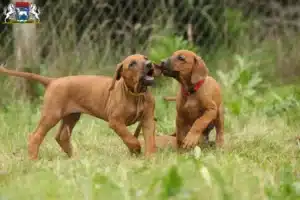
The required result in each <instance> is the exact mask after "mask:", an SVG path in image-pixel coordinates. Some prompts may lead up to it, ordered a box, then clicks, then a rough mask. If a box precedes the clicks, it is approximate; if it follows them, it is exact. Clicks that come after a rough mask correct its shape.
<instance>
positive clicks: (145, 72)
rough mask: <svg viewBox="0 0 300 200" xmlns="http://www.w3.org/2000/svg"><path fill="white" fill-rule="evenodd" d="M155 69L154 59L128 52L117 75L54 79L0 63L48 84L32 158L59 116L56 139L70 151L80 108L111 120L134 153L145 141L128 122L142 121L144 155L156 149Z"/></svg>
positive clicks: (30, 148)
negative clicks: (136, 136) (134, 131)
mask: <svg viewBox="0 0 300 200" xmlns="http://www.w3.org/2000/svg"><path fill="white" fill-rule="evenodd" d="M153 71H154V69H153V64H152V63H151V62H150V61H149V60H148V59H147V57H145V56H143V55H139V54H136V55H132V56H128V57H127V58H126V59H125V60H124V61H123V62H122V63H120V64H118V66H117V70H116V72H115V75H114V78H110V77H106V76H91V75H79V76H66V77H61V78H49V77H44V76H40V75H38V74H32V73H26V72H18V71H13V70H8V69H6V68H4V67H3V65H2V66H1V67H0V72H1V73H5V74H8V75H11V76H19V77H24V78H26V79H30V80H36V81H39V82H40V83H42V84H43V85H44V86H45V87H46V91H45V94H44V103H43V108H42V111H41V119H40V122H39V124H38V126H37V128H36V130H35V131H34V132H33V133H32V134H31V135H30V137H29V141H28V153H29V157H30V159H37V158H38V152H39V146H40V144H41V143H42V141H43V139H44V137H45V136H46V134H47V132H48V131H49V130H50V129H51V128H52V127H54V126H55V125H56V124H57V123H58V122H59V121H60V120H61V121H62V124H61V126H60V128H59V131H58V132H57V134H56V137H55V139H56V141H57V142H58V144H59V145H60V146H61V148H62V150H63V151H64V152H66V153H67V155H68V156H71V155H72V146H71V142H70V138H71V134H72V129H73V128H74V126H75V124H76V123H77V122H78V120H79V118H80V115H81V113H86V114H89V115H92V116H95V117H97V118H100V119H102V120H105V121H107V122H108V123H109V126H110V128H112V129H113V130H114V131H115V132H116V133H117V134H118V135H119V136H120V138H121V139H122V140H123V142H124V143H125V144H126V145H127V147H128V148H129V150H130V151H131V152H133V153H140V151H141V145H140V142H139V141H138V140H137V138H135V137H134V136H133V135H132V134H131V133H130V132H129V130H128V129H127V126H129V125H131V124H134V123H135V122H137V121H140V127H141V128H142V129H143V133H144V138H145V155H146V156H149V155H150V154H151V153H154V152H155V139H154V131H155V121H154V106H155V102H154V98H153V96H152V94H151V93H150V92H149V91H147V86H150V85H152V84H153V82H154V79H153ZM116 80H118V81H116Z"/></svg>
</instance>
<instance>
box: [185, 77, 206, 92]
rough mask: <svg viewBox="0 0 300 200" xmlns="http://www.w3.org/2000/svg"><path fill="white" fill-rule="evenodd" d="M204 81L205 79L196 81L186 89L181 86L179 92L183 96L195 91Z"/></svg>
mask: <svg viewBox="0 0 300 200" xmlns="http://www.w3.org/2000/svg"><path fill="white" fill-rule="evenodd" d="M204 81H205V79H202V80H200V81H198V82H197V83H196V84H195V85H194V86H193V87H191V88H188V91H186V90H185V89H184V87H183V86H181V92H182V94H183V96H189V95H191V94H193V93H195V92H197V90H198V89H199V88H200V87H201V86H202V85H203V83H204Z"/></svg>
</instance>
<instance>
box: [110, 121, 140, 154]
mask: <svg viewBox="0 0 300 200" xmlns="http://www.w3.org/2000/svg"><path fill="white" fill-rule="evenodd" d="M108 123H109V127H110V128H111V129H113V130H114V131H115V132H116V133H117V134H118V135H119V136H120V138H121V139H122V140H123V142H124V143H125V144H126V146H127V147H128V149H129V151H130V152H131V153H135V154H139V153H141V144H140V142H139V140H138V139H137V138H135V137H134V136H133V135H132V134H131V133H130V132H129V130H128V129H127V126H126V125H125V122H123V121H122V120H120V119H119V118H117V117H113V118H110V119H109V121H108Z"/></svg>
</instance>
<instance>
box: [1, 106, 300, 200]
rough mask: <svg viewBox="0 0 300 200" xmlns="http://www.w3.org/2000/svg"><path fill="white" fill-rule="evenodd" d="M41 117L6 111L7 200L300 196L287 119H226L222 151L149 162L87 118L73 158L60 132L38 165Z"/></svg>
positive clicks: (167, 155) (168, 124) (161, 125)
mask: <svg viewBox="0 0 300 200" xmlns="http://www.w3.org/2000/svg"><path fill="white" fill-rule="evenodd" d="M24 105H25V104H24ZM161 106H162V105H158V106H157V113H158V114H161V112H162V111H159V109H160V107H161ZM173 106H174V105H171V106H169V107H168V108H167V109H168V110H169V111H170V114H169V115H168V114H167V115H165V116H164V117H163V116H161V117H159V122H158V126H157V127H158V131H160V132H162V131H164V132H166V133H167V132H168V133H170V132H172V130H173V128H174V127H173V122H174V111H173V110H174V107H173ZM172 111H173V112H172ZM164 113H167V112H166V109H165V110H164ZM38 119H39V112H38V111H35V110H33V111H32V110H30V108H29V107H28V106H15V107H11V108H9V111H7V112H6V113H4V112H2V113H1V114H0V126H1V134H0V146H1V148H0V200H16V199H22V200H25V199H28V200H29V199H30V200H35V199H39V200H40V199H43V200H47V199H78V200H79V199H111V200H113V199H116V200H121V199H126V200H127V199H128V200H129V199H153V200H154V199H237V200H246V199H249V200H250V199H251V200H254V199H258V200H262V199H293V200H294V199H300V179H299V176H300V160H299V155H300V154H299V150H300V144H297V142H296V141H295V140H294V136H296V135H297V134H299V132H298V130H299V129H297V127H289V126H287V124H286V123H285V122H284V121H283V120H281V118H272V119H267V118H266V117H264V116H258V115H257V116H256V115H254V116H249V119H248V120H246V121H243V122H241V121H240V120H239V119H237V118H234V117H232V118H230V119H228V118H227V120H226V121H227V122H226V123H227V125H226V127H227V128H226V136H225V140H226V146H225V148H224V150H223V151H219V150H215V149H203V150H200V149H199V148H197V149H195V150H193V151H192V152H191V153H187V154H184V155H177V154H176V153H175V152H172V151H171V150H170V149H159V151H158V153H157V154H156V156H155V157H154V158H153V159H152V160H145V159H144V158H143V156H140V157H134V156H131V155H130V154H129V152H128V151H127V149H126V147H125V145H124V144H123V143H122V142H121V140H120V139H119V138H118V136H117V135H115V134H114V133H113V132H112V131H111V130H110V129H109V128H108V125H107V124H106V123H105V122H103V121H101V120H97V119H95V118H93V117H89V116H83V118H82V119H81V120H80V122H79V123H78V124H77V126H76V127H75V129H74V132H73V136H72V143H73V146H74V157H73V158H71V159H69V158H67V156H66V155H65V154H64V153H63V152H62V151H61V150H60V148H59V146H58V144H56V142H55V140H54V134H55V131H56V130H57V127H56V128H55V130H52V131H51V132H49V133H48V135H47V137H46V139H45V140H44V142H43V144H42V145H41V150H40V160H39V161H36V162H31V161H29V160H28V159H27V136H28V134H29V133H30V132H31V131H32V130H34V128H35V125H36V123H37V121H38ZM133 128H134V127H130V129H132V130H133ZM211 135H212V137H211V139H214V132H213V134H211Z"/></svg>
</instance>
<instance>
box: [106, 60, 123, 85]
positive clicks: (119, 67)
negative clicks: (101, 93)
mask: <svg viewBox="0 0 300 200" xmlns="http://www.w3.org/2000/svg"><path fill="white" fill-rule="evenodd" d="M122 70H123V63H119V64H118V65H117V69H116V72H115V74H114V77H113V80H112V83H111V86H110V88H109V90H113V89H114V87H115V83H116V80H120V78H121V72H122Z"/></svg>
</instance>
